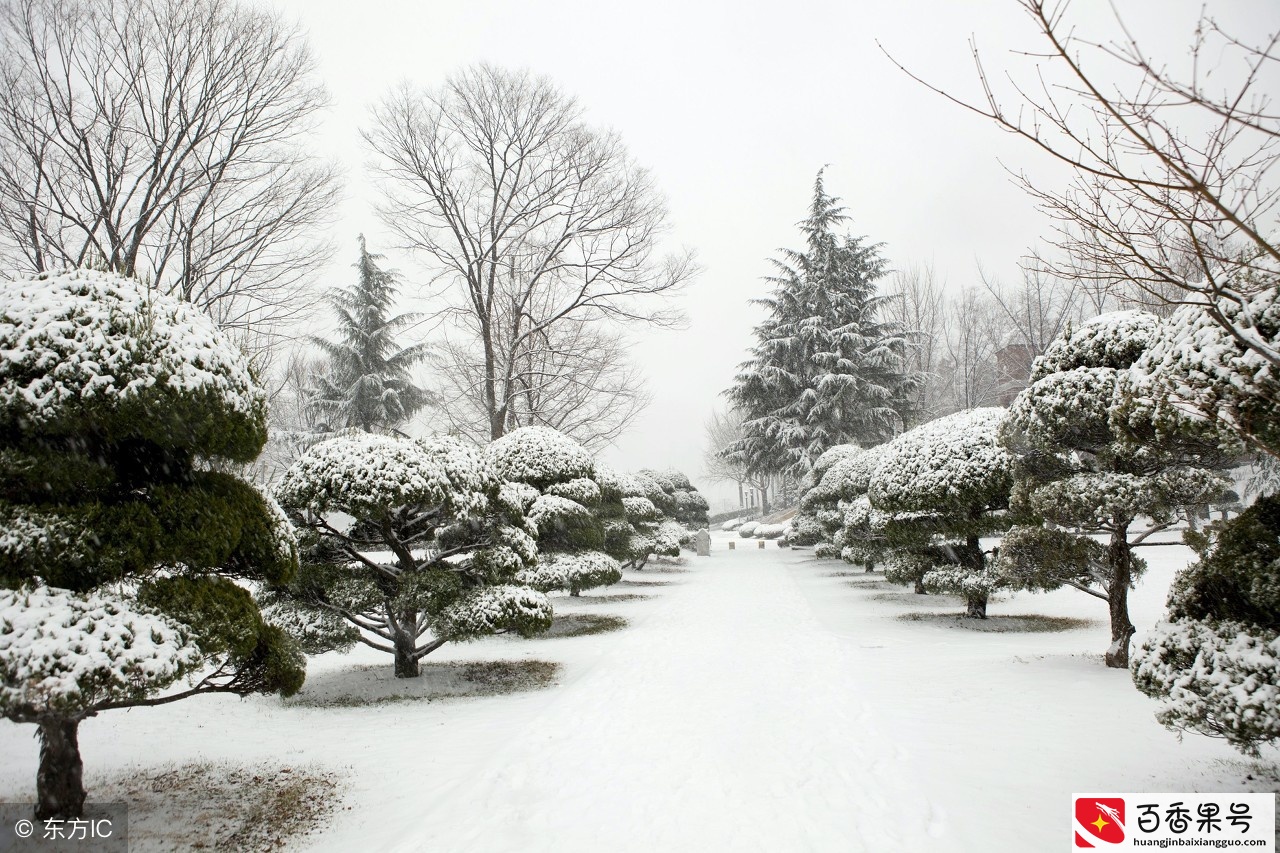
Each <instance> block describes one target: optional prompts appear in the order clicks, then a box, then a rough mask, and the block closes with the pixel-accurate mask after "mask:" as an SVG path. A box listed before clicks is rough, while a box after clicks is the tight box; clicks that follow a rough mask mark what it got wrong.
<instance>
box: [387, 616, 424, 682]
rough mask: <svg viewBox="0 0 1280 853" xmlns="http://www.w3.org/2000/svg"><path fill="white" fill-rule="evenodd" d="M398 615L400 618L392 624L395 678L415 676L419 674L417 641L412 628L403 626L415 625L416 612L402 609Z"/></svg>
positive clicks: (416, 620) (416, 621) (416, 619)
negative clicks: (416, 655)
mask: <svg viewBox="0 0 1280 853" xmlns="http://www.w3.org/2000/svg"><path fill="white" fill-rule="evenodd" d="M399 616H400V618H399V619H397V620H396V621H397V624H395V625H393V626H392V631H393V632H394V634H395V640H394V643H395V649H396V678H417V677H418V676H419V675H420V674H421V672H420V671H419V669H418V659H417V657H415V653H416V652H417V650H418V642H417V638H416V637H415V636H414V635H413V630H412V629H411V628H408V629H407V628H406V627H405V626H406V625H407V626H416V625H417V623H418V614H417V613H414V612H412V611H404V612H402V613H400V614H399Z"/></svg>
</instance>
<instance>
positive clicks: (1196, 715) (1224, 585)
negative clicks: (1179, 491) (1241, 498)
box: [1133, 496, 1280, 755]
mask: <svg viewBox="0 0 1280 853" xmlns="http://www.w3.org/2000/svg"><path fill="white" fill-rule="evenodd" d="M1197 546H1198V547H1197V550H1198V552H1199V559H1198V560H1196V561H1195V562H1192V563H1191V564H1190V565H1188V566H1187V567H1186V568H1185V569H1183V570H1182V571H1180V572H1179V573H1178V575H1177V576H1176V577H1175V578H1174V582H1173V587H1172V589H1171V590H1170V593H1169V614H1168V620H1169V621H1167V622H1163V623H1161V624H1158V625H1156V626H1155V627H1154V628H1153V629H1152V630H1151V632H1150V633H1149V634H1148V635H1147V637H1146V639H1145V640H1144V641H1143V643H1142V645H1141V647H1140V648H1139V649H1138V652H1137V654H1136V655H1135V658H1134V663H1133V679H1134V683H1135V684H1136V685H1137V686H1138V689H1140V690H1141V691H1142V692H1144V693H1146V694H1147V695H1149V696H1151V697H1152V698H1155V699H1158V700H1160V701H1161V702H1162V703H1163V707H1162V708H1161V710H1160V712H1159V713H1158V714H1157V718H1158V719H1159V720H1160V721H1161V722H1163V723H1164V724H1165V725H1167V726H1169V727H1170V728H1175V729H1192V730H1195V731H1199V732H1203V733H1205V734H1208V735H1213V736H1217V737H1223V738H1226V739H1227V740H1228V741H1229V742H1230V743H1231V744H1232V745H1234V746H1236V747H1237V748H1239V749H1240V750H1242V751H1244V752H1246V753H1249V754H1253V755H1256V754H1257V751H1258V747H1259V746H1260V745H1262V744H1265V743H1275V742H1278V741H1280V582H1277V579H1278V578H1280V498H1277V497H1275V496H1267V497H1263V498H1260V499H1259V500H1258V501H1257V503H1255V504H1254V505H1253V506H1251V507H1250V508H1248V509H1247V510H1245V511H1244V512H1243V513H1241V514H1240V515H1239V516H1238V517H1237V518H1234V519H1231V520H1230V521H1227V522H1223V523H1222V524H1221V526H1220V527H1219V528H1218V529H1216V530H1212V531H1211V532H1210V534H1209V536H1208V537H1206V538H1204V539H1202V540H1200V541H1198V542H1197Z"/></svg>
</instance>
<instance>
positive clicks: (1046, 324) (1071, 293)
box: [978, 266, 1110, 356]
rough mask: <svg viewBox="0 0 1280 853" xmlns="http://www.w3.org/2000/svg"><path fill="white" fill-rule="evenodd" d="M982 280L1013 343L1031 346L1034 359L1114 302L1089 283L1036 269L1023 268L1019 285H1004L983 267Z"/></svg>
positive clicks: (979, 272) (980, 274) (979, 273)
mask: <svg viewBox="0 0 1280 853" xmlns="http://www.w3.org/2000/svg"><path fill="white" fill-rule="evenodd" d="M978 277H979V278H980V279H981V281H982V286H983V287H984V288H986V291H987V293H989V294H990V295H991V299H992V301H993V303H994V305H995V306H996V308H997V309H998V310H999V312H1000V313H1001V314H1002V315H1003V316H1004V318H1005V322H1006V326H1007V328H1008V329H1009V331H1010V333H1011V336H1012V338H1013V340H1014V341H1015V342H1016V343H1019V344H1022V345H1024V346H1026V347H1028V348H1029V349H1030V354H1031V355H1032V356H1036V355H1039V354H1040V353H1042V352H1044V351H1045V349H1046V348H1048V346H1049V344H1050V343H1052V342H1053V341H1055V340H1056V339H1057V338H1058V336H1059V335H1061V334H1062V331H1063V330H1064V329H1066V328H1067V325H1068V324H1069V323H1078V322H1079V321H1080V320H1081V319H1082V318H1083V317H1084V316H1086V313H1088V314H1089V315H1090V316H1092V315H1093V314H1101V313H1102V312H1103V311H1105V310H1107V307H1108V305H1109V303H1110V300H1108V299H1107V298H1106V296H1105V294H1099V293H1097V292H1096V291H1091V290H1090V289H1089V284H1090V281H1088V280H1085V279H1083V278H1081V277H1062V276H1056V275H1052V274H1049V273H1047V272H1044V271H1042V270H1040V269H1037V268H1035V267H1034V266H1031V267H1024V268H1023V270H1022V281H1021V283H1020V284H1016V285H1006V284H1004V283H1003V282H1001V281H1000V280H999V279H997V278H995V277H993V276H990V275H988V274H987V272H986V271H985V270H984V269H983V268H982V267H981V266H979V267H978ZM1087 291H1088V293H1087ZM1089 293H1092V294H1093V295H1092V296H1089ZM1090 308H1091V309H1092V310H1091V311H1090Z"/></svg>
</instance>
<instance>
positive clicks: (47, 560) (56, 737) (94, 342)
mask: <svg viewBox="0 0 1280 853" xmlns="http://www.w3.org/2000/svg"><path fill="white" fill-rule="evenodd" d="M266 409H267V405H266V394H265V393H264V392H263V390H262V389H261V387H260V386H259V385H258V383H257V381H256V379H255V377H254V375H253V373H252V371H251V369H250V367H249V364H248V361H247V359H246V358H245V357H244V355H243V354H242V353H241V351H240V350H239V348H238V347H237V346H236V345H235V343H234V341H232V340H231V339H230V338H229V337H227V336H225V335H224V334H222V333H221V332H219V331H218V330H217V329H216V328H215V327H214V325H213V323H212V322H211V321H210V320H209V319H208V318H207V317H206V316H204V315H203V314H201V313H199V312H198V311H197V310H196V309H194V308H192V307H191V306H190V305H188V304H186V303H182V302H179V301H177V300H176V299H173V298H170V297H167V296H163V295H160V294H157V293H155V292H153V291H151V290H149V289H148V288H147V287H145V286H144V285H142V284H140V283H138V282H136V281H133V280H131V279H127V278H122V277H119V276H116V275H113V274H109V273H102V272H93V271H88V270H82V271H73V272H67V273H59V274H46V275H41V276H39V277H38V278H36V279H34V280H29V281H8V282H4V283H2V284H0V531H2V532H0V715H3V716H4V717H6V718H8V719H10V720H13V721H14V722H19V723H34V724H36V725H37V726H38V727H39V729H38V734H39V738H40V767H39V771H38V774H37V777H36V798H37V804H36V814H37V815H38V816H39V817H40V818H51V817H59V818H76V817H79V816H80V815H81V813H82V809H83V806H84V800H85V791H84V786H83V782H82V766H83V765H82V761H81V757H80V747H79V741H78V730H79V725H80V723H81V721H83V720H85V719H86V718H88V717H92V716H94V715H96V714H99V713H102V712H103V711H108V710H114V709H118V708H131V707H139V706H147V705H162V704H165V703H168V702H173V701H176V700H179V699H184V698H187V697H189V696H196V695H201V694H206V693H233V694H236V695H240V696H244V695H248V694H250V693H280V694H282V695H286V696H287V695H290V694H292V693H294V692H295V691H297V690H298V688H299V687H300V686H301V685H302V680H303V678H304V675H305V662H304V659H303V657H302V654H301V652H300V651H299V650H298V647H297V644H296V643H294V642H293V641H292V640H291V639H290V638H289V637H288V636H287V635H286V634H285V633H284V632H282V631H281V630H279V629H278V628H276V627H273V626H272V625H270V624H268V623H267V622H265V621H264V619H263V617H262V614H261V613H260V612H259V609H258V607H257V605H256V604H255V602H254V600H253V598H252V596H251V595H250V594H249V592H248V591H247V590H246V589H245V588H244V587H243V586H241V585H240V584H239V583H237V582H236V581H238V580H251V581H257V582H285V581H287V580H288V579H289V578H291V577H292V576H293V574H294V573H295V572H296V571H297V548H296V543H295V540H294V535H293V531H292V529H291V528H290V526H289V522H288V520H287V519H286V518H285V516H284V514H283V513H282V512H281V511H280V509H279V507H277V506H276V505H275V504H274V503H273V502H272V501H271V500H269V499H268V498H266V497H264V496H263V495H262V494H261V493H260V492H259V491H258V490H257V489H256V488H254V487H253V486H251V485H249V484H248V483H246V482H244V481H242V480H240V479H238V478H236V477H234V476H232V475H230V474H226V473H222V472H219V471H217V470H214V469H216V468H217V467H221V466H225V465H226V464H227V463H247V462H250V461H252V460H253V459H254V457H256V456H257V455H258V453H259V452H260V451H261V449H262V446H263V444H264V443H265V442H266V438H267V430H266ZM184 678H188V683H187V685H186V686H185V687H184V688H182V689H179V690H176V691H171V692H168V693H163V692H162V691H164V690H165V688H168V687H170V686H172V685H174V684H175V683H176V682H178V681H179V680H181V679H184Z"/></svg>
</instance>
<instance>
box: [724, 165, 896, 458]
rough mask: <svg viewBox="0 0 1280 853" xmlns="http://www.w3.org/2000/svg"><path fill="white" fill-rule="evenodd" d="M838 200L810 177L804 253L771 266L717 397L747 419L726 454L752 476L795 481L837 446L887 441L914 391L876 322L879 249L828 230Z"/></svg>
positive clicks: (882, 268) (882, 269) (787, 254)
mask: <svg viewBox="0 0 1280 853" xmlns="http://www.w3.org/2000/svg"><path fill="white" fill-rule="evenodd" d="M839 201H840V200H839V199H838V198H835V197H833V196H830V195H828V194H827V192H826V190H825V189H824V187H823V181H822V172H821V171H819V172H818V177H817V180H816V182H815V184H814V195H813V204H812V206H811V207H810V210H809V216H808V217H807V218H806V219H805V220H804V221H803V222H801V223H800V230H801V231H802V232H803V233H804V235H805V248H804V250H803V251H796V250H791V249H784V250H782V251H783V256H782V258H781V259H774V260H773V261H772V263H773V264H774V266H775V268H776V269H777V274H776V275H773V276H770V277H769V278H768V281H770V282H771V283H772V284H773V285H774V292H773V295H772V296H770V297H768V298H766V299H761V300H757V304H760V305H763V306H765V307H766V308H767V309H768V311H769V316H768V317H767V318H766V319H765V320H764V322H763V323H761V324H760V325H759V326H757V327H756V329H755V337H756V344H755V346H753V347H752V349H751V358H749V359H748V360H747V361H745V362H743V363H742V365H741V366H740V372H739V373H738V376H737V377H736V379H735V380H734V384H733V387H732V388H730V389H729V391H728V392H726V393H727V395H728V396H729V398H730V399H731V400H732V401H733V404H734V405H735V406H736V407H738V408H740V409H741V410H742V411H743V412H744V413H745V415H746V421H745V423H744V432H745V435H744V437H743V438H742V439H741V440H739V441H738V442H736V443H735V444H734V445H732V446H731V447H730V448H729V450H728V451H727V455H728V456H729V457H730V458H732V459H734V460H736V461H739V462H741V463H743V464H745V465H746V466H747V467H748V468H750V469H751V470H752V471H757V472H766V473H784V472H786V473H791V474H794V475H796V476H803V475H804V474H805V473H807V471H808V470H809V468H810V467H811V466H812V464H813V462H814V461H815V460H816V459H817V458H818V457H819V456H821V455H822V453H823V452H824V451H826V450H827V449H828V448H830V447H833V446H835V445H837V444H849V443H856V444H859V445H861V446H871V445H875V444H879V443H881V442H883V441H885V440H887V439H889V438H892V437H893V435H894V434H895V433H896V432H897V431H898V430H899V429H900V427H901V424H902V413H903V411H904V410H905V408H906V407H907V405H908V399H909V397H910V394H911V391H912V389H913V388H914V386H915V384H916V379H915V378H914V377H913V376H911V375H910V374H909V372H908V371H907V368H906V366H905V360H904V356H905V352H906V339H905V336H904V335H903V333H902V330H901V329H900V328H898V327H897V325H895V324H894V323H893V322H891V321H889V320H886V319H882V318H883V317H884V308H885V302H886V300H887V299H888V297H886V296H882V295H880V294H879V293H878V285H877V283H878V282H879V280H880V279H881V278H882V277H883V276H884V275H885V273H886V261H885V260H884V258H882V257H881V256H880V244H877V243H868V242H867V241H866V238H865V237H852V236H849V235H847V234H846V235H844V236H841V235H840V234H838V233H837V232H836V229H837V228H838V227H840V225H841V224H842V223H844V222H845V221H846V220H847V219H848V217H847V216H846V215H845V212H844V210H845V209H844V208H843V207H841V206H840V204H839Z"/></svg>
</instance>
